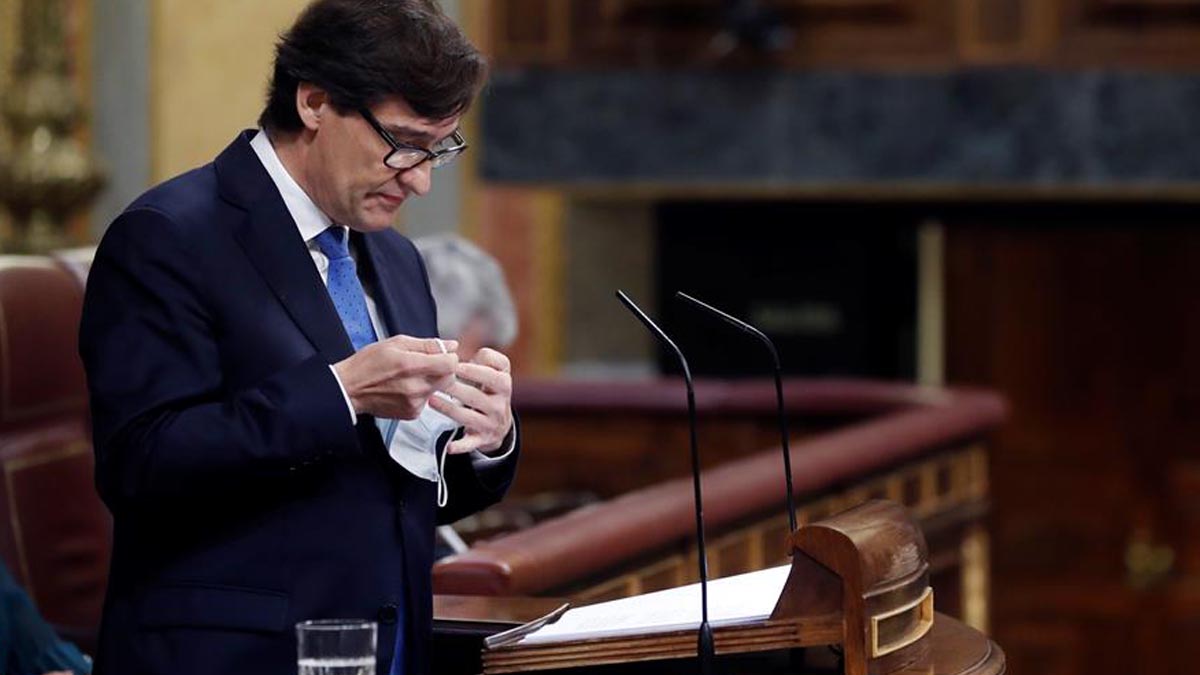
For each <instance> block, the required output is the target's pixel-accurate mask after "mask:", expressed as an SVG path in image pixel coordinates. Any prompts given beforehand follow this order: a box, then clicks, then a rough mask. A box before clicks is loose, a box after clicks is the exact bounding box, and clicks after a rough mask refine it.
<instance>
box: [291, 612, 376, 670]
mask: <svg viewBox="0 0 1200 675" xmlns="http://www.w3.org/2000/svg"><path fill="white" fill-rule="evenodd" d="M375 637H376V626H375V622H374V621H362V620H358V619H320V620H317V621H302V622H300V623H298V624H296V662H297V665H298V666H299V670H300V675H375Z"/></svg>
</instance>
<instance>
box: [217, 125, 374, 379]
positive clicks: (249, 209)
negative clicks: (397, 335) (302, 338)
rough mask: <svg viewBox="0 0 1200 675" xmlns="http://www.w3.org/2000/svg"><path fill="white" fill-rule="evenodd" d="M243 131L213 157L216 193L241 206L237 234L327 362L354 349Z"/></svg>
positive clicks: (341, 356) (298, 235) (306, 250)
mask: <svg viewBox="0 0 1200 675" xmlns="http://www.w3.org/2000/svg"><path fill="white" fill-rule="evenodd" d="M252 133H253V132H244V133H243V134H242V135H241V136H240V137H239V138H238V139H237V140H235V141H234V142H233V144H232V145H230V146H229V147H228V148H226V150H225V151H224V152H222V153H221V155H220V156H219V157H218V158H217V160H216V168H217V176H218V181H219V182H220V186H221V192H222V195H224V196H225V197H226V199H228V200H229V201H231V202H233V203H234V204H236V205H238V206H239V207H241V208H243V209H245V210H246V219H245V221H244V222H243V223H242V225H241V227H240V229H239V230H238V232H237V239H238V241H239V242H240V243H241V245H242V248H243V249H245V251H246V255H247V257H249V258H250V261H251V262H252V263H253V264H254V266H255V267H256V268H258V271H259V273H260V274H261V275H262V276H263V279H265V280H266V282H267V284H268V285H269V286H270V287H271V290H272V291H274V293H275V296H276V297H277V298H278V299H279V302H280V303H281V304H282V305H283V306H284V308H285V309H286V310H287V312H288V314H289V315H290V316H291V317H292V320H293V321H295V322H296V325H297V326H299V327H300V330H302V331H303V332H304V334H305V335H306V336H307V337H308V339H309V341H310V342H312V344H313V346H314V347H316V349H317V351H319V352H320V353H321V354H322V355H323V356H324V357H325V358H326V360H328V361H329V363H337V362H338V361H341V360H342V359H344V358H346V357H348V356H350V355H351V354H353V353H354V346H353V345H352V344H351V343H350V339H349V337H347V335H346V331H345V329H343V328H342V322H341V319H340V318H339V317H338V314H337V310H336V309H335V308H334V306H333V301H332V300H330V298H329V293H328V292H327V291H326V290H325V285H324V284H323V283H321V275H320V274H319V273H318V272H317V269H316V266H314V265H313V263H312V257H311V256H310V255H309V253H308V249H307V247H305V245H304V241H303V240H302V239H301V238H300V232H299V230H297V228H296V223H295V221H293V220H292V216H291V214H290V213H288V210H287V207H286V206H285V205H284V203H283V198H282V197H281V196H280V195H279V191H278V190H277V189H276V188H275V184H274V183H272V182H271V177H270V175H268V174H267V171H266V169H264V168H263V166H262V163H261V162H259V160H258V156H257V155H255V154H254V150H253V148H251V147H250V142H249V140H250V138H251V137H252V136H251V134H252Z"/></svg>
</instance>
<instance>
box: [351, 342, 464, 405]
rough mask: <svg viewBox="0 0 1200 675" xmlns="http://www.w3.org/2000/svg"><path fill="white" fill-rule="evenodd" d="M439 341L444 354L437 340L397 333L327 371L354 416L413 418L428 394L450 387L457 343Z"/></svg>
mask: <svg viewBox="0 0 1200 675" xmlns="http://www.w3.org/2000/svg"><path fill="white" fill-rule="evenodd" d="M444 342H445V344H446V349H447V350H449V353H443V352H442V348H441V346H439V345H438V341H437V340H434V339H420V338H413V337H409V336H407V335H397V336H395V337H391V338H388V339H386V340H382V341H380V342H375V343H372V344H369V345H367V346H366V347H363V348H362V349H360V350H359V351H357V352H355V353H354V354H353V355H351V356H350V357H348V358H346V359H345V360H344V361H339V362H338V363H336V364H334V366H333V368H334V370H336V371H337V375H338V379H340V380H341V381H342V386H343V387H345V388H346V394H347V395H348V396H349V397H350V404H351V405H353V406H354V410H355V411H356V412H360V413H369V414H371V415H375V416H376V417H388V418H395V419H402V420H411V419H416V418H417V416H418V415H420V414H421V410H423V409H424V408H425V404H426V403H427V402H428V401H429V397H430V396H432V395H433V392H435V391H439V390H443V391H446V390H449V389H450V388H451V386H452V385H453V383H454V373H455V370H456V369H457V368H458V366H459V363H458V356H457V355H456V354H455V353H454V350H455V349H457V347H458V345H457V343H456V342H455V341H453V340H445V341H444Z"/></svg>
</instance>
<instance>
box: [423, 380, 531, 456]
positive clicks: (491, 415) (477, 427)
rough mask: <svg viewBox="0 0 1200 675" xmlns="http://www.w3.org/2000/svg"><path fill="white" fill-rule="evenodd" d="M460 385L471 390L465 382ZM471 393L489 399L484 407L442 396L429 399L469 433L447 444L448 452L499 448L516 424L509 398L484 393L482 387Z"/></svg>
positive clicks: (432, 406) (430, 402)
mask: <svg viewBox="0 0 1200 675" xmlns="http://www.w3.org/2000/svg"><path fill="white" fill-rule="evenodd" d="M458 386H459V387H462V388H463V389H471V387H467V386H465V385H458ZM468 395H469V396H472V397H484V398H486V399H487V400H485V401H483V402H481V403H479V404H478V405H480V406H481V407H480V408H475V407H474V406H471V407H467V406H465V405H463V404H461V403H456V402H454V401H450V400H447V399H444V398H442V397H440V396H434V397H432V398H430V399H429V406H430V407H431V408H433V409H434V410H436V411H438V412H440V413H442V414H443V415H445V416H446V417H449V418H450V419H452V420H454V421H455V422H458V423H459V424H461V425H462V426H463V427H465V428H466V434H465V435H464V436H463V437H462V438H460V439H458V440H457V441H453V442H452V443H450V444H449V445H447V446H446V452H448V453H450V454H459V453H463V452H470V451H471V450H495V449H496V448H498V447H500V444H501V443H502V442H503V441H504V437H505V436H506V435H507V434H508V430H509V429H510V428H511V427H512V410H511V409H510V408H509V407H508V400H507V398H505V397H501V396H499V395H496V394H491V395H488V394H484V393H482V392H480V391H478V390H474V391H473V393H468ZM501 401H503V408H499V407H498V406H499V404H500V402H501Z"/></svg>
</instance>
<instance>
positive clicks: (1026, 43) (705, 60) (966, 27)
mask: <svg viewBox="0 0 1200 675" xmlns="http://www.w3.org/2000/svg"><path fill="white" fill-rule="evenodd" d="M762 5H763V6H765V7H768V8H770V10H771V11H773V12H775V13H776V15H777V16H778V17H779V18H780V21H781V22H782V24H783V25H784V26H786V27H787V29H788V30H789V32H790V33H791V38H792V39H791V42H790V44H789V45H788V46H786V47H784V48H783V49H781V50H779V51H778V52H775V53H772V54H769V55H762V54H759V55H756V54H754V53H753V51H752V50H744V49H743V50H735V51H734V52H732V53H729V54H726V53H725V52H724V50H723V49H722V47H721V44H720V40H719V38H717V35H718V33H719V32H720V28H721V25H722V17H721V12H720V3H718V2H716V1H715V0H494V2H493V3H491V5H490V7H489V8H488V19H487V26H488V32H489V34H490V37H491V40H490V47H491V51H492V53H493V55H494V56H495V58H496V60H497V63H498V64H500V65H501V66H523V65H537V66H550V67H573V66H585V67H587V66H602V67H610V66H613V67H622V66H624V67H628V66H691V67H705V66H711V65H761V64H763V63H773V64H777V65H782V66H785V67H794V68H808V67H864V68H881V69H896V68H931V67H932V68H947V67H962V66H973V65H993V64H1025V65H1044V66H1051V67H1064V66H1065V67H1106V66H1115V65H1120V66H1124V65H1138V66H1148V67H1191V66H1195V65H1198V64H1200V0H774V1H770V0H768V1H766V2H763V3H762Z"/></svg>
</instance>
